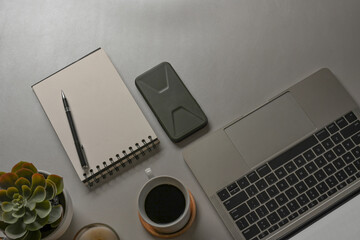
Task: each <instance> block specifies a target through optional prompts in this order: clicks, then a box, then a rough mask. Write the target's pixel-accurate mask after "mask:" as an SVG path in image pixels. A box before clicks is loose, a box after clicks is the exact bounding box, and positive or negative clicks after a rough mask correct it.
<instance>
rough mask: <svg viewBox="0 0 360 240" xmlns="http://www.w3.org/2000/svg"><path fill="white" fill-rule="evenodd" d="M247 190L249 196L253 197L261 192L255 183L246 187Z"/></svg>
mask: <svg viewBox="0 0 360 240" xmlns="http://www.w3.org/2000/svg"><path fill="white" fill-rule="evenodd" d="M245 191H246V192H247V194H248V195H249V197H252V196H254V195H255V194H257V193H258V192H259V191H258V190H257V188H256V187H255V186H254V185H250V186H249V187H248V188H247V189H245Z"/></svg>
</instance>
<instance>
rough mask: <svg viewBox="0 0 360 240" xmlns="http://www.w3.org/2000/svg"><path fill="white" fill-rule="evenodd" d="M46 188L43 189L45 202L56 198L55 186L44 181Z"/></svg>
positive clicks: (47, 180)
mask: <svg viewBox="0 0 360 240" xmlns="http://www.w3.org/2000/svg"><path fill="white" fill-rule="evenodd" d="M45 182H46V187H45V191H46V198H45V199H46V200H51V199H53V198H54V197H55V196H56V192H57V190H56V185H55V183H54V182H53V181H51V180H49V179H46V180H45Z"/></svg>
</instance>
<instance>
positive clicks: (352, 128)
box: [340, 120, 360, 138]
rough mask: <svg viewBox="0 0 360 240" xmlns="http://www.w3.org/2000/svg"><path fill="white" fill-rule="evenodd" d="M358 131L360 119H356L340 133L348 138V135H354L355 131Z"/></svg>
mask: <svg viewBox="0 0 360 240" xmlns="http://www.w3.org/2000/svg"><path fill="white" fill-rule="evenodd" d="M358 131H360V121H359V120H356V121H355V122H353V123H352V124H351V125H349V126H347V127H346V128H344V129H342V130H341V131H340V133H341V135H342V136H343V137H344V138H348V137H350V136H352V135H354V134H355V133H357V132H358Z"/></svg>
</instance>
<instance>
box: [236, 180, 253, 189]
mask: <svg viewBox="0 0 360 240" xmlns="http://www.w3.org/2000/svg"><path fill="white" fill-rule="evenodd" d="M236 182H237V184H238V185H239V187H240V188H241V189H245V188H246V187H247V186H249V185H250V183H249V181H248V180H247V179H246V178H245V177H243V178H240V179H239V180H237V181H236Z"/></svg>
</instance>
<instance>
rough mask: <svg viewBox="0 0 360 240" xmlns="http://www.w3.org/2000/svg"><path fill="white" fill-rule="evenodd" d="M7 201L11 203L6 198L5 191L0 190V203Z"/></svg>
mask: <svg viewBox="0 0 360 240" xmlns="http://www.w3.org/2000/svg"><path fill="white" fill-rule="evenodd" d="M9 201H11V199H10V198H8V196H7V195H6V190H5V189H1V190H0V203H1V202H9Z"/></svg>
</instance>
